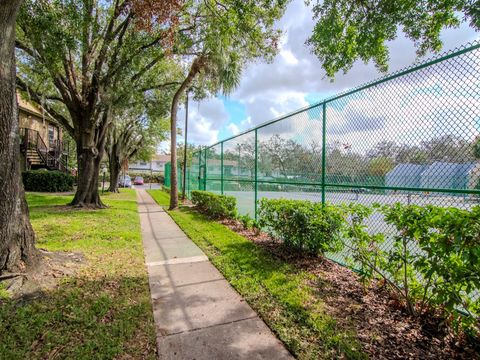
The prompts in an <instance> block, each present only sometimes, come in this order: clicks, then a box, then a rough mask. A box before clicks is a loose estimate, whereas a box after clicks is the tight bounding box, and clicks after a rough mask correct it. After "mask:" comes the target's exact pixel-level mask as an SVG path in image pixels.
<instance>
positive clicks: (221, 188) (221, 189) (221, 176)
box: [220, 141, 224, 195]
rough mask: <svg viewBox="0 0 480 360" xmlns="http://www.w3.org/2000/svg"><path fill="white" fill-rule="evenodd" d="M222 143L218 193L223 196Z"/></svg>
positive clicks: (221, 144)
mask: <svg viewBox="0 0 480 360" xmlns="http://www.w3.org/2000/svg"><path fill="white" fill-rule="evenodd" d="M223 191H224V188H223V141H222V142H221V143H220V192H221V194H222V195H223Z"/></svg>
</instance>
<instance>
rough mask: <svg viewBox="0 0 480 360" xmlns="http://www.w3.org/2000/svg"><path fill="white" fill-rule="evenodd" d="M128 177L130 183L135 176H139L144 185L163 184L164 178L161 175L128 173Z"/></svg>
mask: <svg viewBox="0 0 480 360" xmlns="http://www.w3.org/2000/svg"><path fill="white" fill-rule="evenodd" d="M128 175H129V176H130V177H131V178H132V181H133V180H134V179H135V178H136V177H137V176H141V177H142V178H143V180H144V181H145V182H146V183H156V184H164V183H165V177H164V176H163V175H162V174H156V173H152V174H150V173H142V172H129V173H128Z"/></svg>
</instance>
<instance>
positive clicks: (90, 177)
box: [70, 130, 106, 209]
mask: <svg viewBox="0 0 480 360" xmlns="http://www.w3.org/2000/svg"><path fill="white" fill-rule="evenodd" d="M98 131H99V130H97V131H96V132H98ZM86 134H88V132H86V131H85V132H83V133H82V134H81V135H80V138H78V139H77V163H78V183H77V192H76V193H75V197H74V198H73V200H72V202H71V203H70V205H72V206H79V207H88V208H94V209H103V208H106V206H105V204H103V202H102V200H101V199H100V194H99V191H98V176H99V174H100V162H101V160H102V157H103V153H104V149H105V136H103V138H100V139H99V140H98V141H95V142H93V143H94V145H93V146H92V145H89V146H83V144H89V143H90V142H89V141H88V137H87V136H86Z"/></svg>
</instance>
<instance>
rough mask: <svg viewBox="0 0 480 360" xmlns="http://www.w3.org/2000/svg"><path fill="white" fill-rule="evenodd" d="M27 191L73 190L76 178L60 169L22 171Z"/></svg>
mask: <svg viewBox="0 0 480 360" xmlns="http://www.w3.org/2000/svg"><path fill="white" fill-rule="evenodd" d="M22 179H23V185H24V187H25V190H26V191H38V192H61V191H71V190H73V183H74V181H75V178H74V177H73V176H72V175H70V174H66V173H63V172H60V171H47V170H31V171H24V172H23V173H22Z"/></svg>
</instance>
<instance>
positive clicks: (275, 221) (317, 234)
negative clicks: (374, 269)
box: [258, 198, 346, 254]
mask: <svg viewBox="0 0 480 360" xmlns="http://www.w3.org/2000/svg"><path fill="white" fill-rule="evenodd" d="M258 214H259V222H260V224H259V225H260V226H262V227H263V228H265V229H266V230H267V231H268V232H269V233H270V234H271V235H272V236H274V237H277V238H279V239H280V240H282V241H283V242H284V243H285V244H286V245H287V246H290V247H292V248H296V249H301V250H304V251H307V252H309V253H312V254H324V253H326V252H334V251H340V250H341V249H342V245H343V242H342V234H343V231H344V228H345V226H346V212H345V211H344V209H342V208H341V207H339V206H335V205H331V204H325V205H322V204H321V203H314V202H310V201H301V200H285V199H265V198H264V199H262V200H260V206H259V212H258Z"/></svg>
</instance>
